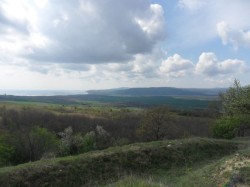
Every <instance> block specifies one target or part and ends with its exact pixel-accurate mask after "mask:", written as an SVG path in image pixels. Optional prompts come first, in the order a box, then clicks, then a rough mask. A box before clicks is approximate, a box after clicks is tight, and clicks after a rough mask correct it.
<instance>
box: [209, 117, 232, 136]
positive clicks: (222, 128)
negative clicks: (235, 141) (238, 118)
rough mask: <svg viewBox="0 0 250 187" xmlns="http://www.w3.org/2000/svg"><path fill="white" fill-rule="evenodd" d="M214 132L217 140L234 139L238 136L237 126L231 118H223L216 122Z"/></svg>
mask: <svg viewBox="0 0 250 187" xmlns="http://www.w3.org/2000/svg"><path fill="white" fill-rule="evenodd" d="M212 130H213V135H214V137H215V138H223V139H232V138H234V137H235V136H236V131H237V125H236V124H235V123H234V122H233V120H232V119H231V118H230V117H223V118H221V119H218V120H217V121H216V123H215V125H214V126H213V129H212Z"/></svg>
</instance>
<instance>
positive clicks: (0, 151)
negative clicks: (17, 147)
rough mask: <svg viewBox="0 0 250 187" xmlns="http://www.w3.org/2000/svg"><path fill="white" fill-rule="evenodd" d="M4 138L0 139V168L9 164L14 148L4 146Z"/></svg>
mask: <svg viewBox="0 0 250 187" xmlns="http://www.w3.org/2000/svg"><path fill="white" fill-rule="evenodd" d="M5 140H6V136H1V137H0V167H2V166H7V165H10V164H11V159H12V157H13V155H14V148H13V147H12V146H11V145H8V144H6V142H5Z"/></svg>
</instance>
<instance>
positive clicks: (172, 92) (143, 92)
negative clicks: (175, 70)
mask: <svg viewBox="0 0 250 187" xmlns="http://www.w3.org/2000/svg"><path fill="white" fill-rule="evenodd" d="M225 90H226V88H208V89H199V88H174V87H150V88H122V89H108V90H88V91H87V93H88V94H94V95H116V96H218V94H219V93H221V92H225Z"/></svg>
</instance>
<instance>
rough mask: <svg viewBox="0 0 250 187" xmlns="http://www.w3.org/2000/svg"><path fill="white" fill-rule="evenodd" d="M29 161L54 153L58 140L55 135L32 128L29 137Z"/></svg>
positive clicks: (44, 129)
mask: <svg viewBox="0 0 250 187" xmlns="http://www.w3.org/2000/svg"><path fill="white" fill-rule="evenodd" d="M28 138H29V145H30V155H31V158H30V159H31V160H38V159H41V157H42V156H43V155H44V154H46V153H51V152H54V153H56V151H57V149H58V140H57V138H56V135H55V134H54V133H52V132H49V131H48V130H47V129H46V128H41V127H37V126H36V127H33V128H32V130H31V131H30V133H29V135H28Z"/></svg>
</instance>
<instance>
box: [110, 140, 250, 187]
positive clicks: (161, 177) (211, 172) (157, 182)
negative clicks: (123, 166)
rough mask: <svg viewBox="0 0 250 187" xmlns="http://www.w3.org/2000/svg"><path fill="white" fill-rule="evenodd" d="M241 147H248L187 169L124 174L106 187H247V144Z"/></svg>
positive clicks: (249, 173)
mask: <svg viewBox="0 0 250 187" xmlns="http://www.w3.org/2000/svg"><path fill="white" fill-rule="evenodd" d="M242 143H243V142H242ZM243 147H248V148H246V149H245V148H244V149H241V150H238V151H237V153H234V154H231V155H226V156H224V157H223V158H221V159H214V160H204V161H202V162H195V163H193V164H191V165H189V166H188V167H174V168H171V169H169V170H165V169H163V168H157V169H155V170H153V171H150V172H147V173H146V174H144V175H137V174H133V175H128V176H125V177H123V178H121V179H120V180H118V181H117V182H115V183H111V184H108V185H106V187H132V186H134V187H136V186H139V187H140V186H145V187H163V186H164V187H165V186H168V187H190V186H195V187H248V186H250V148H249V141H245V142H244V146H243ZM243 147H242V148H243Z"/></svg>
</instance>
